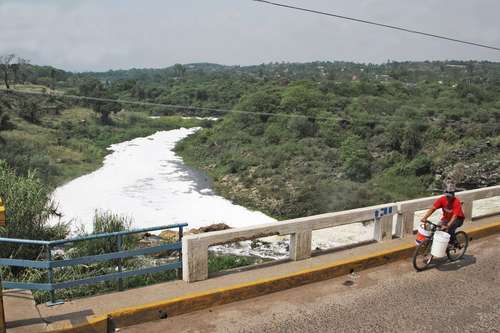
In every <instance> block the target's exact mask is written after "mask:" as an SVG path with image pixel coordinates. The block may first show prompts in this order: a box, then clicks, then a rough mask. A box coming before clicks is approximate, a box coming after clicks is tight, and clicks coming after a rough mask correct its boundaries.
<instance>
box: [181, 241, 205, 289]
mask: <svg viewBox="0 0 500 333" xmlns="http://www.w3.org/2000/svg"><path fill="white" fill-rule="evenodd" d="M182 253H183V258H182V279H183V280H184V281H186V282H195V281H201V280H206V279H207V278H208V244H207V243H205V242H204V241H200V240H199V239H197V238H196V236H187V237H184V238H183V239H182Z"/></svg>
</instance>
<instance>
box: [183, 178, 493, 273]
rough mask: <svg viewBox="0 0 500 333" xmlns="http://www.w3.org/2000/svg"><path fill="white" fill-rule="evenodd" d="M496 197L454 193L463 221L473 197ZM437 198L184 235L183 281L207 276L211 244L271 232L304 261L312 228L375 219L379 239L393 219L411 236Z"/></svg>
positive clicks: (487, 191)
mask: <svg viewBox="0 0 500 333" xmlns="http://www.w3.org/2000/svg"><path fill="white" fill-rule="evenodd" d="M495 196H500V186H493V187H487V188H483V189H477V190H471V191H464V192H459V193H457V197H458V198H459V199H460V200H461V201H463V208H464V213H465V215H466V221H467V222H470V221H472V208H473V202H474V200H479V199H485V198H489V197H495ZM437 198H439V196H434V197H428V198H422V199H415V200H408V201H403V202H398V203H388V204H383V205H377V206H371V207H365V208H358V209H352V210H348V211H342V212H335V213H327V214H321V215H315V216H309V217H303V218H298V219H293V220H287V221H282V222H274V223H268V224H263V225H258V226H252V227H245V228H237V229H229V230H223V231H217V232H210V233H206V234H197V235H189V236H186V237H184V238H183V241H182V253H183V262H182V265H183V266H182V268H183V280H184V281H186V282H195V281H201V280H205V279H207V278H208V248H209V246H212V245H219V244H225V243H234V242H238V241H243V240H252V239H256V238H261V237H266V236H273V235H280V236H285V235H290V259H292V260H303V259H306V258H309V257H310V256H311V238H312V231H313V230H318V229H325V228H331V227H337V226H341V225H346V224H352V223H359V222H365V221H369V220H374V221H375V229H374V235H373V239H374V240H376V241H379V242H380V241H387V240H390V239H392V226H393V222H394V221H395V222H396V235H397V236H398V237H401V238H404V237H408V236H409V235H412V236H413V221H414V216H415V212H416V211H418V210H424V209H427V208H429V207H431V206H432V204H433V203H434V201H435V200H436V199H437Z"/></svg>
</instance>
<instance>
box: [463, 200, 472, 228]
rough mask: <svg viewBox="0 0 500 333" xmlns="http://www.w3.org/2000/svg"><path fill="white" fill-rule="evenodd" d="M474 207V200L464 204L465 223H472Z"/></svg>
mask: <svg viewBox="0 0 500 333" xmlns="http://www.w3.org/2000/svg"><path fill="white" fill-rule="evenodd" d="M472 207H473V201H472V200H467V201H465V202H464V204H463V212H464V215H465V219H464V222H465V223H470V222H472Z"/></svg>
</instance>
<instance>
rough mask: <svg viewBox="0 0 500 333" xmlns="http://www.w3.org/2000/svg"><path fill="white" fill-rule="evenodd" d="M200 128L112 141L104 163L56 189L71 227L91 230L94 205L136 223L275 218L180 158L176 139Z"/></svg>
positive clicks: (240, 222) (238, 222) (235, 223)
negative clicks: (228, 194)
mask: <svg viewBox="0 0 500 333" xmlns="http://www.w3.org/2000/svg"><path fill="white" fill-rule="evenodd" d="M198 129H199V128H191V129H185V128H181V129H177V130H171V131H162V132H157V133H156V134H153V135H151V136H149V137H146V138H137V139H134V140H131V141H127V142H123V143H119V144H115V145H112V146H111V147H110V148H109V150H110V151H112V153H111V154H110V155H108V156H106V158H105V160H104V165H103V167H101V168H100V169H99V170H97V171H95V172H93V173H91V174H88V175H85V176H82V177H79V178H77V179H75V180H73V181H71V182H69V183H67V184H66V185H64V186H61V187H59V188H58V189H57V190H56V191H55V192H54V194H53V196H54V200H55V201H56V202H58V203H59V210H60V211H61V212H62V214H63V220H64V221H69V220H72V221H73V222H72V226H73V230H74V228H75V227H77V226H79V225H83V226H85V229H86V230H87V231H92V219H93V216H94V213H95V211H96V210H109V211H111V212H113V213H117V214H121V215H125V216H129V217H131V218H133V221H134V222H133V226H134V227H136V228H145V227H153V226H160V225H165V224H174V223H188V224H189V228H197V227H200V226H206V225H210V224H214V223H226V224H228V225H229V226H231V227H241V226H250V225H255V224H262V223H268V222H273V221H275V220H274V219H272V218H270V217H269V216H267V215H265V214H263V213H260V212H255V211H250V210H248V209H246V208H244V207H241V206H238V205H234V204H232V203H231V202H230V201H229V200H226V199H224V198H222V197H220V196H217V195H214V194H213V192H212V190H211V189H210V188H208V186H209V182H208V180H207V179H206V178H205V177H204V176H203V175H202V174H201V173H197V172H196V171H193V170H191V169H189V168H187V167H186V166H185V165H184V164H183V163H182V159H181V158H180V157H179V156H177V155H176V154H175V153H174V152H173V149H174V147H175V144H176V143H177V142H178V141H180V140H182V139H183V138H185V137H187V136H188V135H190V134H192V133H194V132H196V131H197V130H198Z"/></svg>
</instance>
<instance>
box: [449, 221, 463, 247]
mask: <svg viewBox="0 0 500 333" xmlns="http://www.w3.org/2000/svg"><path fill="white" fill-rule="evenodd" d="M462 224H464V219H463V218H460V217H459V218H457V219H456V220H455V223H453V225H452V226H451V227H450V228H449V229H448V233H449V234H450V243H454V242H455V230H457V229H458V228H460V227H461V226H462Z"/></svg>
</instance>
